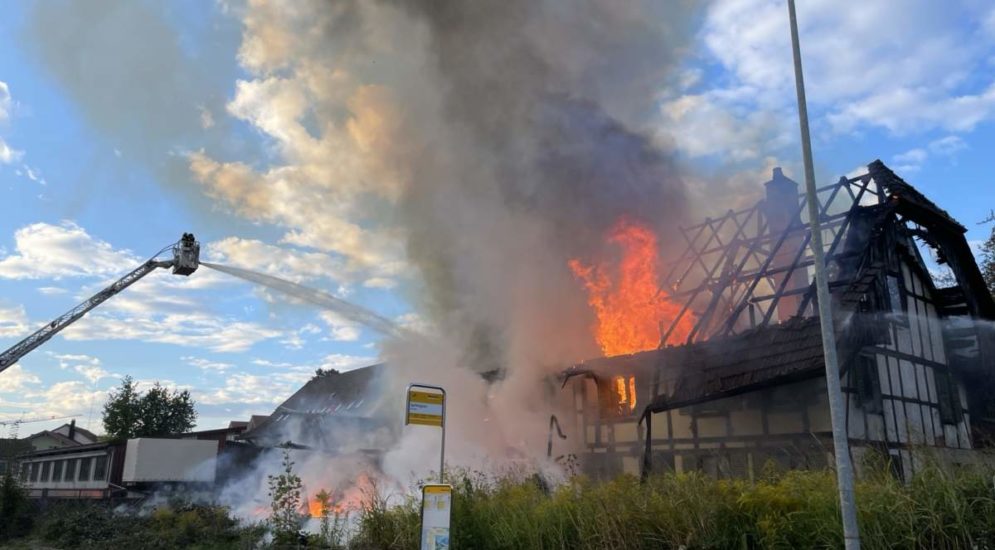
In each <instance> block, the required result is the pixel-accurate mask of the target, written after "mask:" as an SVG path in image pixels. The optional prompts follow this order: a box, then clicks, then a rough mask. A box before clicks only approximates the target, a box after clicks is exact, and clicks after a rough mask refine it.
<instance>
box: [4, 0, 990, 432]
mask: <svg viewBox="0 0 995 550" xmlns="http://www.w3.org/2000/svg"><path fill="white" fill-rule="evenodd" d="M801 4H803V5H800V6H799V17H800V19H801V32H802V37H803V41H804V42H803V53H804V55H805V63H806V80H807V84H808V89H809V99H810V102H811V103H810V111H811V115H812V126H813V139H814V145H815V157H816V164H817V167H818V177H819V179H820V180H822V181H825V180H828V179H830V178H832V179H835V178H837V177H838V176H839V175H841V174H845V173H849V172H852V171H853V170H854V169H855V168H857V167H859V166H861V165H863V164H866V163H868V162H870V161H872V160H874V159H876V158H880V159H882V160H883V161H884V162H885V163H887V164H889V165H890V166H891V167H892V168H893V169H895V170H896V171H897V172H898V173H899V174H900V175H902V176H903V177H904V178H905V179H907V180H908V181H910V182H911V183H913V184H914V185H916V186H917V187H918V188H919V189H920V190H921V191H923V192H924V193H926V194H927V195H928V196H930V197H931V198H932V199H934V200H935V201H936V202H937V203H938V204H940V206H941V207H943V208H945V209H947V210H948V211H949V212H950V213H951V214H952V215H953V216H954V217H955V218H957V219H958V220H960V221H961V222H962V223H963V224H964V225H965V226H967V227H968V230H969V233H968V238H969V239H970V240H972V241H980V240H981V239H983V238H984V237H985V236H986V235H987V232H988V230H989V229H988V227H987V226H980V225H977V223H976V222H978V221H980V220H982V219H983V218H984V217H985V216H986V215H987V214H988V212H989V211H990V210H991V209H992V208H995V186H993V185H992V184H991V183H990V181H989V178H990V176H991V174H992V172H993V169H992V168H993V167H992V160H991V158H992V154H991V153H992V151H995V123H993V119H995V77H993V76H992V75H995V8H993V7H992V6H991V5H990V3H988V2H982V1H974V0H963V1H962V2H955V3H949V5H947V4H948V3H944V5H942V6H941V5H940V4H939V3H936V2H929V1H925V0H923V1H915V2H906V1H901V2H899V1H897V0H880V1H870V2H865V3H863V4H861V5H860V6H851V7H848V9H846V10H841V9H839V7H838V6H837V4H836V3H834V2H829V1H814V2H802V3H801ZM2 10H3V17H0V190H2V192H3V197H4V199H3V200H2V201H0V347H3V348H6V347H7V346H9V345H11V344H13V343H15V342H16V341H17V340H18V339H19V338H21V337H23V336H24V335H25V334H26V333H27V332H29V331H30V329H31V328H32V327H36V326H38V325H39V324H40V323H42V322H45V321H46V320H48V319H51V318H53V317H55V316H57V315H59V314H61V313H63V312H64V311H66V310H67V309H69V308H71V307H72V306H73V305H75V304H76V303H77V302H79V301H80V300H81V299H82V298H83V297H85V296H87V295H89V294H90V293H92V292H94V291H96V290H97V289H99V288H101V285H104V284H107V283H108V282H110V281H113V280H114V279H116V278H117V277H119V276H120V275H121V274H123V273H125V272H127V271H128V270H130V269H132V268H133V267H134V266H136V265H137V264H138V263H140V262H141V261H142V260H144V259H145V258H147V257H148V256H149V255H150V254H152V253H154V252H155V251H157V250H159V249H160V248H161V247H163V246H164V245H166V244H168V243H171V242H173V241H175V240H176V239H177V238H179V236H180V234H181V233H183V232H185V231H192V232H194V233H195V234H196V235H197V237H198V239H199V240H200V241H201V243H203V245H204V250H205V252H204V255H205V257H206V258H211V259H214V260H218V261H223V262H230V263H233V264H236V265H241V266H243V267H247V268H251V269H256V270H260V271H264V272H268V273H272V274H275V275H279V276H284V277H287V278H290V279H293V280H295V281H300V282H303V283H305V284H309V285H312V286H316V287H319V288H323V289H325V290H328V291H330V292H333V293H336V294H337V295H340V296H344V297H346V298H347V299H350V300H353V301H355V302H357V303H360V304H362V305H365V306H366V307H369V308H371V309H373V310H375V311H377V312H379V313H381V314H383V315H385V316H388V317H392V318H397V319H399V320H400V321H401V322H405V323H411V322H418V319H419V317H418V316H417V313H416V312H415V309H414V308H413V307H412V306H411V305H410V303H409V302H410V300H409V297H410V296H411V295H412V293H413V292H414V289H416V288H417V286H418V282H417V273H415V272H414V271H413V270H412V269H411V268H410V266H409V265H407V263H406V262H405V259H404V255H403V246H402V244H401V243H400V242H399V239H398V238H397V235H396V234H395V233H393V232H392V231H391V230H390V229H389V228H388V229H382V228H379V227H377V226H376V222H375V221H374V220H377V219H381V220H382V219H385V218H389V216H383V215H381V211H382V210H387V209H389V205H390V204H391V200H392V197H394V196H395V195H396V189H397V185H400V183H398V181H401V180H403V179H404V178H403V174H399V173H398V172H397V171H396V170H394V169H393V167H390V166H387V167H385V166H381V165H379V164H378V163H377V159H376V154H375V149H376V147H377V146H378V145H379V144H380V141H378V140H380V139H382V135H381V132H382V131H383V128H382V126H383V125H384V124H385V123H384V120H385V117H383V116H370V113H374V114H376V113H378V112H379V111H377V109H378V108H382V105H381V104H379V103H377V98H376V96H375V95H369V94H363V93H355V94H352V95H350V96H349V97H347V98H346V97H345V95H343V98H344V99H339V98H338V94H339V93H340V92H341V93H342V94H344V93H345V92H344V90H351V89H353V88H355V89H358V90H362V89H365V88H362V87H361V86H360V87H357V85H356V84H355V83H354V82H352V80H351V78H352V75H350V74H348V72H347V71H343V73H342V74H339V73H338V72H337V71H335V70H332V69H334V67H332V69H329V67H328V66H327V65H319V63H326V64H327V63H329V61H328V60H327V59H325V58H321V57H320V56H318V54H315V53H314V52H313V51H310V50H307V49H306V48H303V47H298V44H296V43H291V44H290V45H288V43H287V41H294V40H297V39H298V38H300V37H296V36H294V34H293V33H292V32H289V30H288V28H290V27H291V25H290V23H287V21H289V20H290V16H287V19H286V20H285V19H284V18H283V17H282V14H281V16H279V17H277V16H275V15H274V14H275V13H277V12H274V11H268V10H267V9H265V8H264V7H262V5H261V4H260V3H257V2H248V3H247V4H243V3H241V2H220V1H219V2H200V1H193V0H189V1H178V2H171V3H153V2H113V1H107V2H94V3H57V2H56V3H46V4H42V3H31V2H21V3H11V4H8V5H5V6H4V7H3V8H2ZM284 11H285V12H293V11H294V8H293V5H288V6H284ZM785 11H786V10H785V9H784V6H783V4H782V2H780V1H766V0H718V1H716V2H712V3H709V4H707V5H705V6H704V7H703V8H702V10H701V11H700V13H699V14H698V15H697V16H696V17H694V18H693V19H692V20H691V21H693V24H694V25H695V26H696V27H695V29H694V32H693V33H692V35H693V40H692V41H691V42H690V43H689V44H688V45H687V48H686V50H685V52H684V57H683V58H682V60H681V63H680V65H679V67H678V68H677V69H676V70H675V71H674V72H673V73H672V77H673V78H671V79H670V80H668V81H667V82H665V83H664V82H661V84H660V88H659V91H658V94H657V97H655V98H654V106H655V110H654V112H652V113H649V114H648V115H647V116H646V117H645V124H644V127H643V128H640V130H642V131H644V132H646V133H647V134H650V135H653V136H654V137H655V138H657V139H658V141H659V144H660V146H661V147H664V148H668V149H670V150H671V151H672V152H673V153H674V154H675V155H676V156H677V157H678V158H680V159H681V160H682V162H683V163H684V164H685V165H686V166H687V167H688V170H689V171H690V173H692V174H694V173H699V174H702V175H707V176H708V177H702V178H701V179H700V180H698V179H696V178H695V177H694V176H693V175H690V176H688V177H687V178H686V179H687V180H688V181H689V183H690V184H691V185H697V186H701V187H702V188H701V189H699V191H700V192H702V193H704V194H707V193H708V192H709V190H708V189H707V187H706V186H707V185H709V184H708V183H707V182H708V181H714V180H715V179H716V178H726V177H728V178H730V179H733V180H736V181H739V182H746V183H747V184H748V185H751V186H752V185H755V184H757V183H759V182H761V181H763V180H764V179H766V177H767V176H768V175H769V171H770V168H771V167H772V166H774V165H783V166H785V168H786V171H787V172H788V173H789V174H793V175H796V176H797V174H799V173H800V169H799V162H798V152H797V150H798V145H797V138H796V136H797V118H796V114H795V111H794V103H793V101H794V92H793V83H792V81H791V73H790V55H789V54H788V55H786V54H787V52H788V50H787V31H786V29H785V27H784V25H785V24H786V14H785ZM281 24H286V25H285V27H284V28H281V27H280V25H281ZM371 32H373V31H371ZM281 33H282V34H281ZM373 34H376V33H375V32H373ZM377 36H379V35H377ZM381 38H382V37H381ZM300 41H301V42H302V43H303V42H304V41H305V39H304V38H300ZM308 55H314V56H315V60H313V61H314V64H315V65H314V66H319V67H320V68H321V70H320V71H318V70H312V69H313V66H312V65H311V64H309V62H310V61H312V60H311V59H310V58H308ZM281 56H282V57H281ZM388 66H389V65H388ZM317 80H321V81H320V82H319V83H318V84H315V81H317ZM316 97H317V98H319V99H320V100H321V101H327V102H328V103H330V104H336V105H337V104H338V103H341V104H343V105H346V106H347V111H349V112H348V116H350V117H351V118H349V119H348V122H347V123H343V124H340V125H339V126H335V128H337V129H336V130H334V131H333V130H330V129H329V128H332V127H333V125H332V124H331V123H330V122H329V121H338V120H339V118H336V117H340V115H339V114H336V113H333V114H329V115H327V118H324V119H323V118H322V117H323V116H326V114H324V113H323V111H322V110H321V109H317V108H312V107H310V106H309V105H311V103H313V102H314V101H317V100H315V99H314V98H316ZM371 151H373V152H372V153H371ZM361 170H362V171H363V172H362V173H363V174H365V175H364V177H360V178H352V175H353V174H354V173H356V172H358V171H361ZM350 178H352V179H350ZM371 178H376V181H372V182H371V181H370V179H371ZM395 180H397V181H395ZM328 182H336V183H334V184H329V183H328ZM338 182H342V183H338ZM723 189H726V190H728V189H734V190H735V189H738V188H737V187H732V188H729V187H723ZM726 192H728V191H726ZM371 212H375V213H377V215H374V214H371ZM376 341H377V336H376V334H373V333H370V332H369V331H367V330H364V329H363V328H361V327H357V326H354V325H352V324H350V323H348V322H346V321H344V320H343V319H340V318H336V317H335V316H332V315H330V314H327V313H322V312H317V311H315V310H313V309H310V308H306V307H303V306H299V305H294V304H290V303H287V302H286V300H284V299H282V298H281V297H279V296H276V295H274V294H272V293H270V292H262V291H259V290H258V289H255V288H253V287H252V286H250V285H247V284H244V283H242V282H239V281H236V280H232V279H230V278H228V277H227V276H224V275H221V274H218V273H213V272H210V271H208V270H206V269H202V270H201V271H199V272H198V273H196V274H195V275H194V276H192V277H190V278H189V279H179V278H176V277H172V276H170V275H169V274H168V273H166V272H165V271H163V272H161V273H156V274H153V275H151V276H149V277H148V278H146V279H145V280H143V281H141V282H140V283H138V285H136V286H135V287H133V288H132V289H129V290H128V291H126V292H125V293H124V294H122V295H121V296H118V297H116V298H114V299H113V300H112V301H110V302H108V303H107V304H105V306H103V307H102V308H100V309H99V310H97V311H96V312H94V313H93V314H91V316H89V317H87V318H86V319H84V320H83V321H81V322H79V323H77V326H75V327H73V329H71V330H67V331H66V333H65V335H64V336H59V337H56V338H55V339H53V340H52V341H51V342H49V343H48V344H46V345H44V346H43V347H42V348H39V349H38V350H36V351H35V352H33V353H32V354H30V355H29V356H27V357H25V358H24V359H22V360H21V362H20V363H19V365H18V366H16V367H14V368H12V369H9V370H8V371H6V372H4V373H3V374H0V419H11V418H16V417H18V416H20V415H22V414H24V415H25V416H26V417H37V416H50V415H55V416H63V415H78V417H77V418H78V421H79V422H81V423H83V424H84V425H89V426H90V427H91V428H94V429H97V430H99V418H100V407H101V405H102V403H103V399H104V397H105V395H106V392H107V391H108V389H109V388H111V387H113V386H115V385H116V384H117V383H118V381H119V378H120V377H121V376H123V375H132V376H134V377H135V378H136V379H139V380H143V381H151V380H162V381H163V382H164V383H167V384H170V385H173V386H176V387H182V388H188V389H190V390H191V391H192V392H193V393H194V396H195V399H196V400H197V401H198V403H199V411H200V416H201V419H200V424H199V425H200V426H201V427H205V428H206V427H215V426H220V425H224V424H226V423H227V422H228V420H237V419H244V418H246V417H247V416H248V415H249V414H253V413H255V414H265V413H268V412H269V411H271V410H272V409H273V406H274V404H275V403H278V402H279V401H280V400H282V399H283V398H285V397H287V396H288V395H289V393H290V392H292V391H293V390H294V389H295V388H296V387H298V386H299V385H300V384H301V383H302V382H303V381H305V380H306V379H307V378H308V376H309V375H310V373H312V372H313V370H314V369H315V368H317V367H336V368H352V367H355V366H360V365H363V364H368V363H370V362H373V361H374V360H375V359H376V357H377V349H376ZM57 424H59V422H43V423H34V424H29V425H25V426H23V427H22V428H21V430H22V432H23V433H28V432H32V431H36V430H38V429H41V428H44V427H51V426H54V425H57ZM0 436H6V433H5V430H4V429H3V428H2V427H0Z"/></svg>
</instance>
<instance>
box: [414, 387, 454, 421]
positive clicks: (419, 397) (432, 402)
mask: <svg viewBox="0 0 995 550" xmlns="http://www.w3.org/2000/svg"><path fill="white" fill-rule="evenodd" d="M444 401H445V397H444V396H443V395H442V394H441V393H429V392H425V391H419V390H414V389H410V390H408V411H407V416H406V417H405V419H404V423H405V424H421V425H422V426H438V427H440V428H441V427H442V410H443V406H444V403H443V402H444Z"/></svg>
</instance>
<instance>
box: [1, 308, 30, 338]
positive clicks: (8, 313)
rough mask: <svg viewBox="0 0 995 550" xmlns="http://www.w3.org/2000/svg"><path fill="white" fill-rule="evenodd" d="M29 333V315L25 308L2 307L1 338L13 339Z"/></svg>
mask: <svg viewBox="0 0 995 550" xmlns="http://www.w3.org/2000/svg"><path fill="white" fill-rule="evenodd" d="M27 333H28V314H27V313H26V312H25V311H24V306H20V305H19V306H15V307H0V338H13V337H17V336H23V335H25V334H27Z"/></svg>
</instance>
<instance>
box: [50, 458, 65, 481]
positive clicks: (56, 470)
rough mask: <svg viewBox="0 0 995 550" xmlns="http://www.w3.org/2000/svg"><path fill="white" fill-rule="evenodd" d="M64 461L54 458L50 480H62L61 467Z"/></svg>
mask: <svg viewBox="0 0 995 550" xmlns="http://www.w3.org/2000/svg"><path fill="white" fill-rule="evenodd" d="M65 463H66V461H65V460H56V461H55V462H53V463H52V481H55V482H59V481H62V467H63V466H64V465H65Z"/></svg>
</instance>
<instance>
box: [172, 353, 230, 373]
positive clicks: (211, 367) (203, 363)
mask: <svg viewBox="0 0 995 550" xmlns="http://www.w3.org/2000/svg"><path fill="white" fill-rule="evenodd" d="M180 359H181V360H183V361H186V363H187V364H188V365H190V366H192V367H197V368H198V369H201V370H203V371H215V372H224V371H226V370H228V369H230V368H232V367H234V366H235V365H233V364H231V363H223V362H221V361H212V360H210V359H204V358H203V357H193V356H189V355H188V356H184V357H180Z"/></svg>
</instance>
